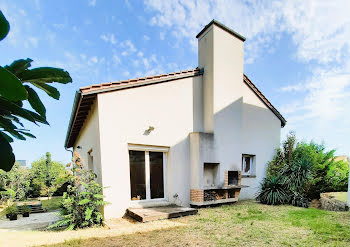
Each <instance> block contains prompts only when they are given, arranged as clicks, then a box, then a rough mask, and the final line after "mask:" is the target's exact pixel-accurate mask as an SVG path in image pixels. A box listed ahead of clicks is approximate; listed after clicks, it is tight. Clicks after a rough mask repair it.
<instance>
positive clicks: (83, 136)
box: [73, 100, 102, 184]
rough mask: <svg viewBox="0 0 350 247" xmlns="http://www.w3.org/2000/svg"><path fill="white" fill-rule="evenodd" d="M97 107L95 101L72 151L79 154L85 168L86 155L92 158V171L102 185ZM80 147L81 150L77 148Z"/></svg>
mask: <svg viewBox="0 0 350 247" xmlns="http://www.w3.org/2000/svg"><path fill="white" fill-rule="evenodd" d="M98 111H99V107H98V101H97V100H95V102H94V104H93V105H92V106H91V110H90V112H89V114H88V116H87V118H86V120H85V123H84V125H83V127H82V129H81V130H80V133H79V136H78V138H77V140H76V142H75V144H74V148H73V150H74V151H75V152H77V153H79V155H80V157H81V159H82V160H83V163H84V165H85V167H86V168H87V167H88V160H89V159H88V155H89V152H90V155H91V156H92V157H93V170H94V172H95V173H96V174H97V181H98V182H99V183H100V184H102V173H101V170H102V169H101V152H100V130H99V112H98ZM77 146H80V147H81V148H79V149H78V148H77Z"/></svg>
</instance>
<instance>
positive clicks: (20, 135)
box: [0, 11, 72, 171]
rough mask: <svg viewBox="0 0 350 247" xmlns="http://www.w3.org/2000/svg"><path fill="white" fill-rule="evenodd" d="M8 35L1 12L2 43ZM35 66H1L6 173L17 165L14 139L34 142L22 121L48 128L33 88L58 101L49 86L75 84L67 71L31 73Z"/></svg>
mask: <svg viewBox="0 0 350 247" xmlns="http://www.w3.org/2000/svg"><path fill="white" fill-rule="evenodd" d="M9 31H10V25H9V23H8V21H7V20H6V18H5V16H4V15H3V13H2V12H1V11H0V41H1V40H3V39H4V38H5V37H6V36H7V34H8V32H9ZM32 62H33V60H32V59H30V58H27V59H19V60H16V61H14V62H13V63H12V64H11V65H8V66H5V67H1V66H0V169H3V170H4V171H10V170H11V168H12V166H13V164H14V163H15V155H14V154H13V150H12V147H11V144H10V143H11V142H13V137H14V138H16V139H19V140H26V137H30V138H35V136H34V135H33V134H31V133H30V131H29V130H28V129H26V128H24V125H23V123H22V122H21V121H22V120H23V119H25V120H27V121H30V122H32V123H34V124H37V125H38V124H39V123H42V124H48V122H47V120H46V108H45V106H44V104H43V103H42V101H41V100H40V98H39V96H38V94H37V93H36V91H35V90H34V89H33V87H35V88H37V89H40V90H42V91H44V92H45V93H46V94H48V95H49V96H50V97H52V98H54V99H56V100H58V99H59V98H60V93H59V91H58V90H57V89H56V88H55V87H53V86H51V85H49V84H50V83H53V82H58V83H63V84H66V83H70V82H72V78H71V77H70V75H69V73H68V72H67V71H64V70H63V69H59V68H52V67H40V68H34V69H29V68H30V67H31V63H32ZM24 101H27V102H28V103H29V105H30V106H31V108H32V109H33V110H34V111H32V110H28V109H26V108H24V107H23V102H24Z"/></svg>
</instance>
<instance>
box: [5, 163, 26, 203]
mask: <svg viewBox="0 0 350 247" xmlns="http://www.w3.org/2000/svg"><path fill="white" fill-rule="evenodd" d="M0 184H1V187H2V188H4V189H5V190H6V191H4V192H2V196H3V197H5V199H14V200H19V201H22V200H25V199H26V198H27V196H28V192H29V186H30V179H29V170H28V168H27V167H22V166H20V164H19V163H18V162H16V163H15V165H14V166H13V168H12V170H11V171H9V172H4V171H2V170H0ZM6 195H7V196H9V198H6Z"/></svg>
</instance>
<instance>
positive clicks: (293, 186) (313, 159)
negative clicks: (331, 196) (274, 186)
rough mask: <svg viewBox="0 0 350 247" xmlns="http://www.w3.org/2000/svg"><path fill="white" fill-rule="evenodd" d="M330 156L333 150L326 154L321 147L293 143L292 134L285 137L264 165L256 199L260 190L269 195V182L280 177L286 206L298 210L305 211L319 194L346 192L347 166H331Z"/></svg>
mask: <svg viewBox="0 0 350 247" xmlns="http://www.w3.org/2000/svg"><path fill="white" fill-rule="evenodd" d="M334 153H335V150H330V151H326V148H325V145H324V144H316V143H314V142H312V141H311V142H310V143H305V142H296V138H295V134H294V133H293V132H292V133H290V134H288V135H287V139H286V141H284V142H283V143H282V147H281V148H280V149H278V150H277V153H276V155H275V156H274V157H273V159H272V161H271V162H269V164H268V167H267V179H266V180H264V181H263V183H262V184H261V189H260V192H259V195H261V194H263V193H264V190H267V191H266V193H270V191H269V190H270V187H269V181H270V180H271V178H273V177H280V179H281V181H280V183H281V184H283V185H284V186H285V189H286V193H287V194H288V197H289V202H288V203H289V204H292V205H294V206H299V207H308V205H309V202H310V201H311V200H312V199H319V198H320V193H323V192H326V191H342V190H343V191H344V190H346V189H347V183H348V172H349V168H348V164H347V163H346V162H343V161H341V162H339V161H338V162H335V161H334ZM344 163H345V164H344ZM257 199H258V200H260V198H257ZM261 202H262V203H264V200H262V201H261ZM277 203H279V202H278V201H277Z"/></svg>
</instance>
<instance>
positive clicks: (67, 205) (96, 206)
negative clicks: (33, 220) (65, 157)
mask: <svg viewBox="0 0 350 247" xmlns="http://www.w3.org/2000/svg"><path fill="white" fill-rule="evenodd" d="M71 172H72V174H73V176H71V177H70V185H69V186H68V191H67V192H65V193H64V194H63V202H62V215H64V219H63V220H61V221H59V222H57V223H55V224H53V225H51V226H50V228H54V227H60V226H66V227H67V229H68V230H72V229H77V228H85V227H91V226H94V225H97V226H100V225H102V222H103V215H102V213H101V211H100V209H101V207H102V206H104V205H106V204H107V203H106V202H105V201H104V200H103V198H104V196H103V195H102V186H101V185H99V184H98V183H97V182H96V181H95V179H96V174H94V173H93V172H92V171H91V170H88V169H84V165H83V164H82V162H81V159H80V157H79V155H78V154H77V153H74V157H73V166H72V168H71Z"/></svg>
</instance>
